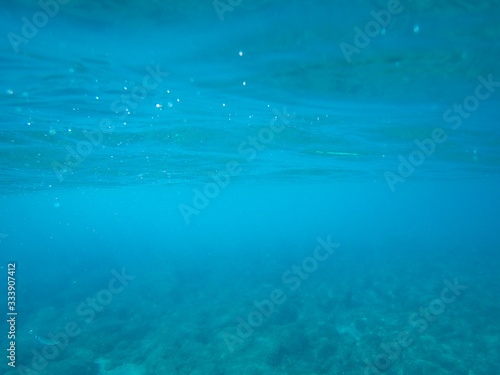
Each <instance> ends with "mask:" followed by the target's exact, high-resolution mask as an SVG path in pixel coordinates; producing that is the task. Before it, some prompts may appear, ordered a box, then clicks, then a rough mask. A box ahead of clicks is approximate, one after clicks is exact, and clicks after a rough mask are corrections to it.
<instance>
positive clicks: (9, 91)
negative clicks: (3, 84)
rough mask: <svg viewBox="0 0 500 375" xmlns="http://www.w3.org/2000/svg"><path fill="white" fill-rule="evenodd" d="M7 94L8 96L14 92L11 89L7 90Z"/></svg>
mask: <svg viewBox="0 0 500 375" xmlns="http://www.w3.org/2000/svg"><path fill="white" fill-rule="evenodd" d="M5 92H6V93H7V95H12V94H14V90H11V89H7V90H5Z"/></svg>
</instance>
